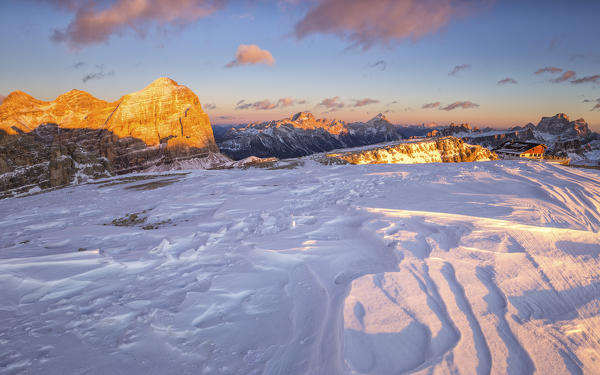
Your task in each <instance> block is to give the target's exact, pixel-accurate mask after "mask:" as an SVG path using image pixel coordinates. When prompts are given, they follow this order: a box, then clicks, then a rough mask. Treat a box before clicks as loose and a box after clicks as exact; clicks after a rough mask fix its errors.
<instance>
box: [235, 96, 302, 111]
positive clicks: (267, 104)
mask: <svg viewBox="0 0 600 375" xmlns="http://www.w3.org/2000/svg"><path fill="white" fill-rule="evenodd" d="M305 103H306V100H296V99H293V98H291V97H289V96H287V97H285V98H281V99H279V100H278V101H277V102H271V101H270V100H268V99H265V100H260V101H257V102H254V103H246V101H245V100H240V101H238V102H237V103H236V106H235V109H237V110H245V109H254V110H257V111H261V110H262V111H266V110H269V109H275V108H285V107H290V106H293V105H296V104H305Z"/></svg>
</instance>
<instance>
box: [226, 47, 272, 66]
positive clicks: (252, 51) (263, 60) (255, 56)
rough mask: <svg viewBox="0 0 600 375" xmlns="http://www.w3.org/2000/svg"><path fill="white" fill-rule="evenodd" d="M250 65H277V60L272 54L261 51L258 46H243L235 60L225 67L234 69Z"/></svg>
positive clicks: (238, 50)
mask: <svg viewBox="0 0 600 375" xmlns="http://www.w3.org/2000/svg"><path fill="white" fill-rule="evenodd" d="M249 64H266V65H273V64H275V59H274V58H273V55H271V52H269V51H267V50H265V49H261V48H260V47H259V46H257V45H256V44H241V45H240V46H239V47H238V49H237V51H236V53H235V60H233V61H231V62H230V63H228V64H227V65H225V67H227V68H233V67H235V66H240V65H249Z"/></svg>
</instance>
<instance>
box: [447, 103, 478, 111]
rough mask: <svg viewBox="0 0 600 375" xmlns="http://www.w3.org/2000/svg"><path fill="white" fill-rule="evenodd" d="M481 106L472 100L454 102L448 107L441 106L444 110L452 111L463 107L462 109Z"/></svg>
mask: <svg viewBox="0 0 600 375" xmlns="http://www.w3.org/2000/svg"><path fill="white" fill-rule="evenodd" d="M477 107H479V104H475V103H473V102H470V101H458V102H454V103H452V104H449V105H447V106H446V107H440V110H442V111H452V110H455V109H458V108H462V109H469V108H477Z"/></svg>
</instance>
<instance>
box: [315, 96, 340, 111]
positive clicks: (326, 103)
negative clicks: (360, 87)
mask: <svg viewBox="0 0 600 375" xmlns="http://www.w3.org/2000/svg"><path fill="white" fill-rule="evenodd" d="M339 99H340V97H339V96H334V97H333V98H326V99H323V100H322V101H321V103H319V104H317V107H319V106H322V107H325V108H327V109H330V110H338V109H341V108H344V107H345V106H346V104H344V103H342V102H340V101H339Z"/></svg>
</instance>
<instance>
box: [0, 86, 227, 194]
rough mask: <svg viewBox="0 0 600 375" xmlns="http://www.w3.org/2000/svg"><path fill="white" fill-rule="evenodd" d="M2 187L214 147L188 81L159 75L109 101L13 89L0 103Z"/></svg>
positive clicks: (146, 164)
mask: <svg viewBox="0 0 600 375" xmlns="http://www.w3.org/2000/svg"><path fill="white" fill-rule="evenodd" d="M0 137H1V138H2V141H1V142H0V173H1V174H2V175H1V176H0V190H2V191H6V190H15V189H17V190H23V189H25V188H30V187H35V186H38V187H41V188H47V187H55V186H61V185H65V184H68V183H70V182H77V181H80V180H84V179H85V178H88V177H98V176H104V175H108V174H114V173H117V174H118V173H128V172H133V171H140V170H144V169H148V168H150V167H152V166H161V168H163V169H169V168H170V165H171V164H173V165H179V164H180V163H181V161H185V160H191V159H195V158H201V157H205V156H207V155H209V154H211V153H215V152H218V147H217V145H216V142H215V140H214V137H213V133H212V128H211V125H210V121H209V119H208V116H207V115H206V113H204V112H203V110H202V107H201V105H200V101H199V100H198V97H197V96H196V95H195V94H194V93H193V92H192V91H191V90H190V89H189V88H187V87H185V86H181V85H178V84H177V83H176V82H175V81H173V80H170V79H168V78H159V79H157V80H156V81H154V82H153V83H151V84H150V85H149V86H147V87H146V88H144V89H143V90H140V91H138V92H135V93H132V94H129V95H125V96H123V97H122V98H121V99H119V100H118V101H116V102H113V103H109V102H105V101H103V100H100V99H97V98H94V97H93V96H92V95H90V94H88V93H86V92H83V91H78V90H72V91H69V92H68V93H66V94H63V95H60V96H59V97H58V98H56V99H55V100H54V101H51V102H45V101H41V100H37V99H35V98H33V97H31V96H29V95H27V94H25V93H23V92H20V91H16V92H13V93H11V94H10V95H9V96H8V97H7V98H6V99H5V100H4V102H3V103H2V104H1V105H0Z"/></svg>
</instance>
